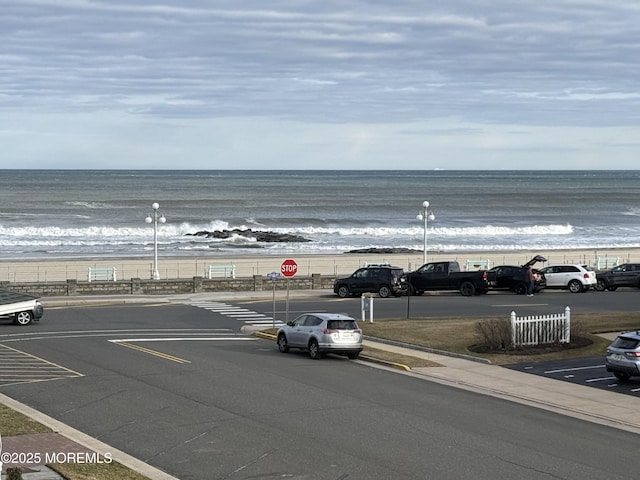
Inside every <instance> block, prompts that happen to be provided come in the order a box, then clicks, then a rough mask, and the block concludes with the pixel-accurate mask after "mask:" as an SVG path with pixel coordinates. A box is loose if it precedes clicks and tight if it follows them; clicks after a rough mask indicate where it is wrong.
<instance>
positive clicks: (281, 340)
mask: <svg viewBox="0 0 640 480" xmlns="http://www.w3.org/2000/svg"><path fill="white" fill-rule="evenodd" d="M278 350H280V352H281V353H288V352H289V343H288V342H287V337H286V336H285V334H284V333H281V334H280V335H278Z"/></svg>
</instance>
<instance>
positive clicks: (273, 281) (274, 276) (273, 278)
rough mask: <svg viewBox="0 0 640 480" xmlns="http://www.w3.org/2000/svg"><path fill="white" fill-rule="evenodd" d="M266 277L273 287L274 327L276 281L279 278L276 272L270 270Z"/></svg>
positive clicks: (274, 324)
mask: <svg viewBox="0 0 640 480" xmlns="http://www.w3.org/2000/svg"><path fill="white" fill-rule="evenodd" d="M267 278H268V279H269V280H271V286H272V287H273V325H272V327H273V328H276V282H277V281H278V279H279V278H280V274H279V273H278V272H271V273H268V274H267Z"/></svg>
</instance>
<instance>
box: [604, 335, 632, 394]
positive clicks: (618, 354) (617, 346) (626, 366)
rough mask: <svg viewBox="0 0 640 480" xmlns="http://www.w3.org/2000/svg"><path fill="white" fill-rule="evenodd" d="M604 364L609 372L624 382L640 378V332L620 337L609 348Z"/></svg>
mask: <svg viewBox="0 0 640 480" xmlns="http://www.w3.org/2000/svg"><path fill="white" fill-rule="evenodd" d="M604 363H605V366H606V367H607V371H608V372H612V373H613V374H614V375H615V376H616V378H618V380H621V381H623V382H626V381H627V380H629V378H630V377H632V376H640V330H638V331H635V332H625V333H621V334H620V335H618V337H617V338H616V339H615V340H614V341H613V343H612V344H611V345H609V347H607V356H606V357H605V362H604Z"/></svg>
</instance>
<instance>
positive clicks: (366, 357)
mask: <svg viewBox="0 0 640 480" xmlns="http://www.w3.org/2000/svg"><path fill="white" fill-rule="evenodd" d="M251 335H253V336H254V337H259V338H264V339H265V340H275V339H276V336H275V335H274V334H272V333H265V332H261V331H260V330H258V331H256V332H253V333H252V334H251ZM358 360H363V361H366V362H371V363H378V364H380V365H386V366H387V367H392V368H397V369H399V370H405V371H407V372H410V371H412V369H411V367H409V366H407V365H403V364H402V363H395V362H389V361H387V360H381V359H379V358H374V357H370V356H369V355H362V354H361V355H359V356H358Z"/></svg>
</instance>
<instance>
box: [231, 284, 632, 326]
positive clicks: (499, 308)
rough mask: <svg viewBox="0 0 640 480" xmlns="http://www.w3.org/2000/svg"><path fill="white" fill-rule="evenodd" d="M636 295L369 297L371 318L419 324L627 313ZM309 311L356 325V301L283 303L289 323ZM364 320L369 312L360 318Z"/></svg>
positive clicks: (257, 305)
mask: <svg viewBox="0 0 640 480" xmlns="http://www.w3.org/2000/svg"><path fill="white" fill-rule="evenodd" d="M639 297H640V293H638V289H619V290H618V291H616V292H596V291H595V290H594V291H589V292H584V293H568V292H567V291H563V290H549V291H545V292H543V293H540V294H537V295H534V296H533V297H527V296H525V295H515V294H513V293H509V292H491V293H488V294H485V295H478V296H471V297H463V296H461V295H459V294H458V293H441V294H439V295H428V294H425V295H423V296H412V297H406V296H404V297H390V298H379V297H376V296H374V297H373V316H374V321H375V318H421V317H431V318H433V317H455V316H474V317H477V316H503V317H506V318H509V315H510V314H511V312H512V311H515V312H516V313H517V314H518V315H520V316H526V315H548V314H555V313H562V312H564V309H565V307H569V308H570V309H571V312H572V313H602V314H606V313H611V312H633V311H637V310H638V305H639V301H638V298H639ZM236 303H237V304H238V305H242V306H245V307H246V308H251V309H254V310H255V311H257V312H263V313H265V314H268V315H272V312H273V300H272V299H262V300H250V301H244V302H236ZM312 311H320V312H325V311H331V312H341V313H345V314H347V315H350V316H352V317H354V318H356V319H360V318H361V317H362V306H361V299H360V298H359V297H350V298H339V297H338V296H336V295H333V294H331V293H328V292H327V294H326V295H325V294H323V295H320V296H318V295H316V296H313V297H306V298H295V299H290V300H289V308H288V312H289V319H293V318H294V317H295V315H296V314H299V313H302V312H312ZM286 312H287V302H286V295H285V293H283V292H277V293H276V315H277V316H278V318H279V319H282V320H284V319H285V313H286ZM366 318H367V319H368V318H369V312H367V313H366Z"/></svg>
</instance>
